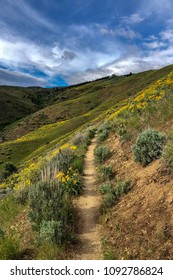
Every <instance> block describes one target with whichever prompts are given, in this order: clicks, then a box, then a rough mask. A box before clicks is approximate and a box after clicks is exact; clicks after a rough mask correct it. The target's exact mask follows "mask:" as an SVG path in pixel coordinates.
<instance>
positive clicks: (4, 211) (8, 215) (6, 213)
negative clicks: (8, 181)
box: [0, 194, 24, 230]
mask: <svg viewBox="0 0 173 280" xmlns="http://www.w3.org/2000/svg"><path fill="white" fill-rule="evenodd" d="M0 202H1V203H0V227H1V229H2V230H6V229H7V228H8V226H9V224H10V223H11V222H12V221H14V219H15V217H16V216H17V215H18V214H19V213H21V211H22V210H23V209H24V206H23V205H21V204H20V203H17V201H16V197H15V195H14V194H8V195H7V196H6V197H5V198H3V199H1V201H0Z"/></svg>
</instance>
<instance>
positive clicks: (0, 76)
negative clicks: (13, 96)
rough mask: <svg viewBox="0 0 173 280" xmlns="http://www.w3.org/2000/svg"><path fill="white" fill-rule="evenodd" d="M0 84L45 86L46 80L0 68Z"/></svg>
mask: <svg viewBox="0 0 173 280" xmlns="http://www.w3.org/2000/svg"><path fill="white" fill-rule="evenodd" d="M0 85H8V86H25V87H27V86H31V85H32V86H46V85H47V81H46V80H44V79H42V78H35V77H33V76H31V75H29V74H24V73H21V72H17V71H14V72H13V71H8V70H0Z"/></svg>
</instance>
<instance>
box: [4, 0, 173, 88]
mask: <svg viewBox="0 0 173 280" xmlns="http://www.w3.org/2000/svg"><path fill="white" fill-rule="evenodd" d="M172 11H173V1H172V0H99V1H98V0H87V1H85V0H61V1H60V0H37V1H36V0H16V1H14V0H0V85H20V86H31V85H34V86H44V87H51V86H61V85H70V84H77V83H81V82H84V81H91V80H94V79H97V78H101V77H103V76H108V75H112V74H116V75H122V74H127V73H129V72H135V73H136V72H139V71H144V70H147V69H157V68H161V67H162V66H165V65H168V64H172V63H173V16H172Z"/></svg>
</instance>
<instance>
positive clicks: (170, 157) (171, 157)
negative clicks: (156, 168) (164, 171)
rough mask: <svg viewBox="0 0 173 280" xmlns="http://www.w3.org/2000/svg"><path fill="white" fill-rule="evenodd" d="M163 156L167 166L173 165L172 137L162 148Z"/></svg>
mask: <svg viewBox="0 0 173 280" xmlns="http://www.w3.org/2000/svg"><path fill="white" fill-rule="evenodd" d="M163 158H164V160H165V162H166V164H167V165H168V166H169V167H171V168H172V167H173V139H170V140H169V143H167V144H166V145H165V147H164V149H163Z"/></svg>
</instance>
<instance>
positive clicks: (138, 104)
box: [108, 72, 173, 119]
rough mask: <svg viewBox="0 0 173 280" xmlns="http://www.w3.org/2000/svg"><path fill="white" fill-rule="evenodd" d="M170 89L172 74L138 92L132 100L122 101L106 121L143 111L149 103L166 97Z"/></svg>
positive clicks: (172, 85)
mask: <svg viewBox="0 0 173 280" xmlns="http://www.w3.org/2000/svg"><path fill="white" fill-rule="evenodd" d="M170 89H173V72H171V73H170V74H168V75H167V76H166V77H164V78H162V79H160V80H158V81H156V82H155V83H153V84H152V85H151V86H149V87H148V88H146V89H144V90H142V91H141V92H139V94H138V95H137V96H136V97H135V98H134V99H132V100H130V99H129V98H128V99H126V100H125V101H123V102H122V103H121V107H120V108H119V109H117V110H116V111H115V112H114V113H112V114H111V115H110V116H109V117H108V119H112V118H116V117H118V116H119V115H120V114H122V113H128V112H134V111H136V110H143V109H145V108H147V106H148V105H149V104H150V103H151V102H157V101H159V100H161V99H163V98H164V97H165V95H166V90H170Z"/></svg>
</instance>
